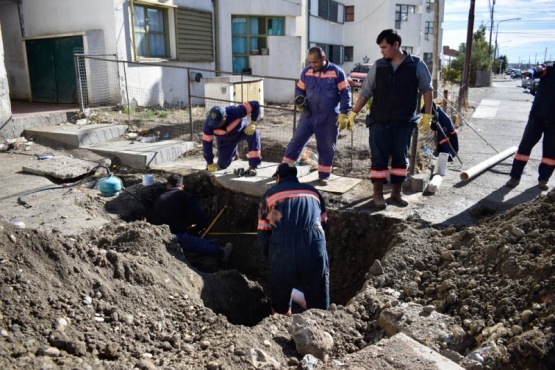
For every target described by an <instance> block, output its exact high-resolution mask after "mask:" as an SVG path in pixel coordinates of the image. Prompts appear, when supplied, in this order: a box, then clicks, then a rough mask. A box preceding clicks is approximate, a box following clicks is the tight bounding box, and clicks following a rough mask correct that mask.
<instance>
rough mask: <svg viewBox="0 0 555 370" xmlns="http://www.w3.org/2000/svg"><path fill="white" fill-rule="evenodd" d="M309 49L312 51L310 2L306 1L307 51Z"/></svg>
mask: <svg viewBox="0 0 555 370" xmlns="http://www.w3.org/2000/svg"><path fill="white" fill-rule="evenodd" d="M309 49H310V0H306V50H309ZM303 64H304V63H303Z"/></svg>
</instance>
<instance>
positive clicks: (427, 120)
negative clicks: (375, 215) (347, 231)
mask: <svg viewBox="0 0 555 370" xmlns="http://www.w3.org/2000/svg"><path fill="white" fill-rule="evenodd" d="M376 43H377V44H378V45H379V47H380V50H381V53H382V55H383V58H381V59H378V60H377V61H376V62H375V63H374V64H373V65H372V67H371V68H370V71H369V72H368V75H367V76H366V78H365V79H364V82H363V84H362V89H361V91H360V95H359V97H358V99H357V101H356V103H355V106H354V107H353V110H352V111H351V113H349V126H354V124H355V118H356V116H357V114H358V113H359V112H360V110H361V109H362V108H363V107H364V104H365V103H366V102H367V101H368V99H370V98H371V97H373V99H372V105H371V107H370V114H369V115H368V116H366V126H367V127H368V128H369V129H370V152H371V153H370V154H371V157H372V165H371V167H370V179H371V180H372V184H373V187H374V194H373V200H374V204H375V205H376V207H378V208H380V209H384V208H386V202H385V199H384V197H383V187H384V184H385V183H387V178H388V177H389V178H390V179H391V187H392V190H391V198H392V199H393V200H394V201H395V202H396V203H397V204H398V205H399V206H401V207H406V206H407V205H408V204H409V202H408V200H407V199H406V198H405V197H404V196H403V193H402V191H401V187H402V185H403V182H405V180H406V179H407V167H408V151H409V148H410V142H411V136H412V131H413V130H414V127H415V126H416V123H417V122H418V121H419V120H420V122H419V123H418V128H419V129H420V132H425V131H428V130H429V129H430V124H431V119H432V115H431V114H430V112H431V110H432V91H433V87H432V79H431V75H430V72H429V71H428V67H426V64H425V63H424V62H423V61H422V60H421V59H420V58H418V57H417V56H414V55H411V54H410V53H408V52H406V51H404V50H401V36H400V35H399V34H398V33H397V31H395V30H392V29H388V30H384V31H382V32H381V33H380V34H379V35H378V37H377V39H376ZM418 91H420V92H421V93H422V94H423V96H424V113H423V114H422V116H420V114H419V113H418V112H419V111H420V109H419V105H420V103H419V102H418V101H417V100H418V99H417V97H418ZM390 158H391V169H389V159H390Z"/></svg>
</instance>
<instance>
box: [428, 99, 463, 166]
mask: <svg viewBox="0 0 555 370" xmlns="http://www.w3.org/2000/svg"><path fill="white" fill-rule="evenodd" d="M435 116H436V117H437V122H434V123H432V126H431V128H432V130H434V131H437V146H438V152H440V153H442V152H443V153H449V155H450V158H449V160H452V158H455V156H456V155H457V152H458V151H459V138H458V136H457V130H455V126H454V125H453V121H451V118H449V116H448V115H447V114H446V113H445V112H444V111H443V110H442V109H441V108H439V107H437V108H435ZM438 124H439V125H441V128H442V129H443V132H442V131H441V130H440V129H438V128H437V125H438ZM444 133H445V135H444ZM449 143H451V146H452V147H453V149H451V146H449ZM453 150H454V151H453Z"/></svg>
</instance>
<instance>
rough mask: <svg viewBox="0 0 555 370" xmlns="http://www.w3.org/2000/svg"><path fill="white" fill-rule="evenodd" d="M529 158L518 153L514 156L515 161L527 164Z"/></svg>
mask: <svg viewBox="0 0 555 370" xmlns="http://www.w3.org/2000/svg"><path fill="white" fill-rule="evenodd" d="M529 158H530V156H529V155H526V154H519V153H516V154H515V161H521V162H528V159H529Z"/></svg>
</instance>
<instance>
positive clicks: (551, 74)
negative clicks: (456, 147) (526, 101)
mask: <svg viewBox="0 0 555 370" xmlns="http://www.w3.org/2000/svg"><path fill="white" fill-rule="evenodd" d="M522 76H523V77H525V76H530V78H532V80H533V79H535V78H539V79H540V83H539V84H538V91H537V92H536V96H535V97H534V102H533V103H532V109H531V110H530V114H529V115H528V123H527V124H526V128H525V129H524V134H523V135H522V139H521V141H520V145H519V146H518V150H517V152H516V154H515V157H514V160H513V166H512V168H511V174H510V176H511V178H510V179H509V181H507V183H506V186H508V187H510V188H514V187H515V186H517V185H518V184H519V183H520V177H521V176H522V172H523V171H524V167H525V166H526V163H528V160H529V159H530V153H531V152H532V149H533V148H534V146H535V145H536V144H537V143H538V141H540V139H541V137H542V135H543V143H542V160H541V163H540V166H539V168H538V172H539V176H538V187H539V188H540V189H541V190H549V186H548V185H547V183H548V182H549V179H550V178H551V175H552V174H553V170H554V169H555V67H554V65H553V63H549V64H542V65H539V66H537V67H534V68H532V69H529V70H527V71H524V73H523V74H522Z"/></svg>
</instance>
